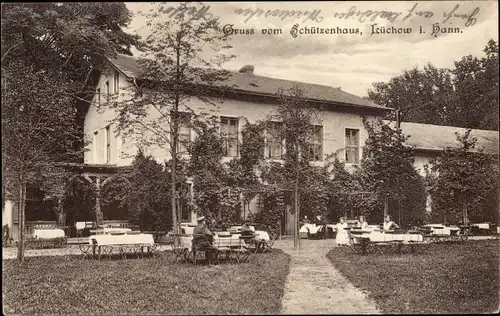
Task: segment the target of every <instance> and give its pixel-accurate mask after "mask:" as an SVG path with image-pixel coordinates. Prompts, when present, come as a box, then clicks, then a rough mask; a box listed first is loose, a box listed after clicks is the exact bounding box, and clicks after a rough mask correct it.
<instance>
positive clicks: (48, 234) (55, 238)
mask: <svg viewBox="0 0 500 316" xmlns="http://www.w3.org/2000/svg"><path fill="white" fill-rule="evenodd" d="M32 236H33V238H30V239H29V240H27V242H28V245H29V246H31V247H34V248H45V246H53V247H62V246H63V245H65V244H66V240H67V238H66V234H65V232H64V230H62V229H60V228H52V229H34V230H33V233H32Z"/></svg>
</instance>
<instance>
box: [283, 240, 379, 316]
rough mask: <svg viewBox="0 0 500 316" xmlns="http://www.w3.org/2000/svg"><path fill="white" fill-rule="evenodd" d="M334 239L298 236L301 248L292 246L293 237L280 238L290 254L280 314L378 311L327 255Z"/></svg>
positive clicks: (333, 244)
mask: <svg viewBox="0 0 500 316" xmlns="http://www.w3.org/2000/svg"><path fill="white" fill-rule="evenodd" d="M334 246H335V241H333V240H332V239H327V240H307V239H303V240H301V250H293V240H281V241H278V242H277V243H276V246H275V247H276V248H281V249H283V251H285V252H286V253H288V254H289V255H290V256H291V257H292V260H291V265H290V273H289V274H288V277H287V282H286V285H285V295H284V297H283V300H282V303H281V307H282V314H379V313H380V311H379V310H378V309H377V307H376V305H375V303H374V302H373V301H371V300H369V299H368V298H367V296H366V295H365V294H364V293H363V292H361V291H360V290H359V289H357V288H355V287H354V286H353V285H352V284H351V283H350V282H349V281H347V279H345V278H344V277H343V276H342V275H341V274H340V273H339V272H338V271H337V270H336V269H335V268H334V267H333V266H332V264H331V263H330V261H329V260H328V259H327V258H326V254H327V253H328V251H330V249H332V248H333V247H334Z"/></svg>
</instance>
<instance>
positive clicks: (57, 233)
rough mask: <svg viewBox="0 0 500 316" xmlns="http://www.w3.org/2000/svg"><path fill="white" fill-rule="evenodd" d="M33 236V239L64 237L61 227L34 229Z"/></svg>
mask: <svg viewBox="0 0 500 316" xmlns="http://www.w3.org/2000/svg"><path fill="white" fill-rule="evenodd" d="M33 237H34V238H35V239H52V238H63V237H65V234H64V230H62V229H58V228H57V229H34V230H33Z"/></svg>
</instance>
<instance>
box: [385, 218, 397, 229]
mask: <svg viewBox="0 0 500 316" xmlns="http://www.w3.org/2000/svg"><path fill="white" fill-rule="evenodd" d="M398 228H399V226H398V225H397V224H396V223H394V222H393V221H392V219H391V216H390V215H387V216H386V217H385V221H384V230H396V229H398Z"/></svg>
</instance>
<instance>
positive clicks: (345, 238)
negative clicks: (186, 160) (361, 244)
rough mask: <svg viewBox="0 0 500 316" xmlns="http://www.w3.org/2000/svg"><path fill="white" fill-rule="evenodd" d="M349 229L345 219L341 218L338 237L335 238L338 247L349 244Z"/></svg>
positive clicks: (337, 227) (337, 226)
mask: <svg viewBox="0 0 500 316" xmlns="http://www.w3.org/2000/svg"><path fill="white" fill-rule="evenodd" d="M348 227H349V226H348V225H347V223H346V221H345V219H344V218H343V217H341V218H340V219H339V222H338V223H337V225H336V229H337V236H336V237H335V241H336V242H337V245H338V246H345V245H348V244H349V241H350V239H349V231H347V230H346V228H348Z"/></svg>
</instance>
